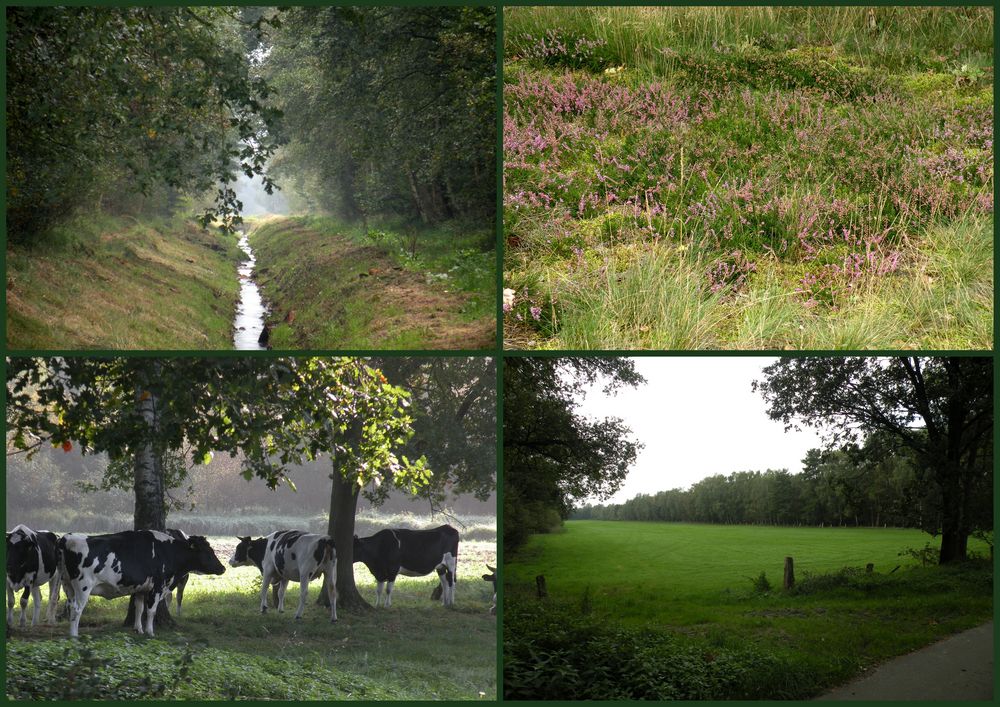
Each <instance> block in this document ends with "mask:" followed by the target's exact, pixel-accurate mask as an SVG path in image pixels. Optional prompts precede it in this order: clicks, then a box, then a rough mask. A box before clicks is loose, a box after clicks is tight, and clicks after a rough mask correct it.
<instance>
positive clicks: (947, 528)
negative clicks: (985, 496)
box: [938, 477, 969, 565]
mask: <svg viewBox="0 0 1000 707" xmlns="http://www.w3.org/2000/svg"><path fill="white" fill-rule="evenodd" d="M962 505H963V503H962V493H961V488H960V486H959V483H958V479H957V478H955V477H950V478H949V477H946V478H945V479H944V480H943V481H942V482H941V554H940V555H939V557H938V564H941V565H945V564H948V563H949V562H961V561H963V560H965V559H966V558H967V549H968V544H969V531H968V530H967V529H965V527H964V526H965V523H964V522H963V520H964V519H963V517H962V516H963V513H962Z"/></svg>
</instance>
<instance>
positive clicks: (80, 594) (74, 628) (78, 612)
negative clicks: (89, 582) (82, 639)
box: [67, 587, 93, 638]
mask: <svg viewBox="0 0 1000 707" xmlns="http://www.w3.org/2000/svg"><path fill="white" fill-rule="evenodd" d="M91 591H93V587H91V588H89V589H87V590H86V591H84V590H82V589H80V588H79V587H73V588H72V592H73V593H72V596H70V598H69V635H70V637H72V638H76V637H77V636H79V635H80V617H81V616H83V610H84V609H85V608H86V607H87V601H88V600H89V599H90V592H91ZM67 596H69V592H67Z"/></svg>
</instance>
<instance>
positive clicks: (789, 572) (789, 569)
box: [782, 557, 795, 589]
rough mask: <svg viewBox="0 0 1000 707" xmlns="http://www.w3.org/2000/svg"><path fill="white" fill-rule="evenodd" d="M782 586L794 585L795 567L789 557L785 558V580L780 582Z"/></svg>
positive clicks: (789, 586) (786, 587) (787, 587)
mask: <svg viewBox="0 0 1000 707" xmlns="http://www.w3.org/2000/svg"><path fill="white" fill-rule="evenodd" d="M782 586H783V587H784V588H785V589H791V588H792V587H794V586H795V567H794V561H793V560H792V558H791V557H786V558H785V580H784V582H782Z"/></svg>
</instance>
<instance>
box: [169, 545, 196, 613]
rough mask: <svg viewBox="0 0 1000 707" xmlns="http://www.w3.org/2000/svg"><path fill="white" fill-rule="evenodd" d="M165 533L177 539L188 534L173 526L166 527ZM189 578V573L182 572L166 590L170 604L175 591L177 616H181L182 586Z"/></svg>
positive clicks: (185, 584) (183, 586)
mask: <svg viewBox="0 0 1000 707" xmlns="http://www.w3.org/2000/svg"><path fill="white" fill-rule="evenodd" d="M167 535H172V536H173V537H174V538H176V539H177V540H181V541H185V540H188V539H189V538H188V535H187V533H185V532H184V531H183V530H177V529H175V528H167ZM190 578H191V575H190V574H183V575H181V576H180V577H178V578H177V579H176V580H175V582H174V586H173V587H171V591H170V592H167V604H168V605H169V604H170V599H171V595H172V594H173V593H174V592H176V593H177V618H180V617H181V604H182V603H183V602H184V588H185V587H186V586H187V583H188V580H189V579H190Z"/></svg>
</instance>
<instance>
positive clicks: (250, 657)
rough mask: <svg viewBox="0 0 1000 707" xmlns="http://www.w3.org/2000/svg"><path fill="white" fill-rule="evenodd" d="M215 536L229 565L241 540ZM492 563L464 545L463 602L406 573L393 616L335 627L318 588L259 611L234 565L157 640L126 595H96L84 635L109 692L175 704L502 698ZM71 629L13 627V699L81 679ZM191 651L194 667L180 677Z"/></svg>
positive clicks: (199, 582) (193, 589) (187, 600)
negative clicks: (149, 686)
mask: <svg viewBox="0 0 1000 707" xmlns="http://www.w3.org/2000/svg"><path fill="white" fill-rule="evenodd" d="M210 541H211V542H212V547H213V548H214V549H215V550H216V554H217V555H218V556H219V558H220V559H221V560H222V561H223V564H226V561H227V560H228V558H229V557H230V556H231V554H232V549H233V546H234V545H235V542H236V541H235V539H233V538H210ZM495 561H496V545H495V542H493V541H488V542H487V541H470V542H463V543H462V545H461V548H460V557H459V566H458V585H457V588H456V604H455V607H453V608H448V609H446V608H444V607H442V606H441V605H440V602H434V601H431V599H430V594H431V591H432V589H433V587H434V586H435V585H436V583H437V576H436V575H433V577H431V576H428V577H400V578H399V581H398V582H397V584H396V589H395V591H394V592H393V605H392V607H391V608H390V609H387V610H384V609H380V610H378V611H371V612H368V613H365V614H363V615H358V614H350V613H347V612H340V615H339V621H338V622H337V623H336V624H331V623H330V621H329V613H328V610H326V609H322V608H320V607H318V606H316V605H315V603H314V602H315V599H316V597H317V596H318V593H319V586H320V583H319V582H318V581H317V582H314V583H313V584H312V586H311V587H310V599H309V603H308V604H307V605H306V609H305V614H304V616H303V619H302V621H299V622H296V621H294V620H293V616H294V613H295V609H296V607H297V606H298V596H299V590H298V587H297V586H292V585H290V586H289V588H288V591H287V593H286V595H285V607H286V609H285V612H284V613H282V614H278V613H277V612H275V611H273V610H272V611H269V612H268V613H267V614H266V615H263V616H262V615H261V614H260V612H259V603H258V602H259V594H258V592H259V588H260V573H259V572H257V570H256V569H255V568H253V567H238V568H230V567H228V565H227V570H226V573H225V574H224V575H221V576H218V577H209V576H192V577H191V580H190V582H189V584H188V587H187V590H186V592H185V595H184V610H183V616H182V617H181V618H180V619H179V621H178V622H177V626H176V627H175V628H165V629H160V630H158V631H157V635H156V637H155V638H153V639H149V638H146V637H143V636H137V635H135V634H134V633H133V632H132V631H131V629H130V628H125V627H123V626H122V620H123V619H124V616H125V610H126V608H127V607H126V600H125V599H115V600H111V601H108V600H104V599H100V598H92V599H91V601H90V602H89V603H88V605H87V608H86V610H85V611H84V614H83V618H82V620H81V624H80V634H81V636H88V637H90V638H91V640H92V643H90V644H89V648H90V649H92V650H93V651H94V655H95V656H96V661H97V663H98V665H99V666H100V667H99V668H97V674H98V675H99V679H98V680H97V684H98V685H99V686H100V688H99V689H101V690H105V692H102V693H100V694H99V696H103V697H111V696H115V697H117V698H123V697H131V698H137V697H143V696H147V695H145V694H144V693H143V691H142V690H141V688H139V687H136V686H135V685H133V684H131V683H130V684H128V685H124V686H121V687H120V688H113V687H112V686H114V685H121V683H123V682H126V681H132V682H134V681H136V680H137V678H140V677H142V676H145V675H151V676H153V678H154V681H155V682H162V683H165V684H167V686H168V687H167V691H166V694H165V695H164V697H165V698H168V699H232V698H239V699H286V700H297V699H310V700H312V699H327V700H331V699H337V700H341V699H363V700H396V699H406V700H425V699H427V700H432V699H449V700H475V699H494V698H495V697H496V617H495V616H491V615H490V614H489V606H490V603H491V599H492V587H490V585H488V584H487V583H486V582H483V581H482V580H481V579H480V575H481V574H482V572H483V571H485V568H484V567H483V565H484V564H485V563H487V562H488V563H489V564H491V565H495V564H496V562H495ZM355 576H356V578H357V582H358V587H359V589H360V591H361V592H362V594H363V595H364V596H365V597H366V598H368V599H369V600H372V601H373V600H374V596H375V583H374V580H373V578H372V577H371V574H370V573H369V572H368V570H367V569H366V568H365V567H364V565H361V564H358V565H356V566H355ZM43 617H44V613H43ZM67 632H68V628H67V622H66V621H65V620H63V621H60V622H59V623H58V624H57V625H56V626H44V625H43V626H38V627H35V628H28V629H24V630H22V629H14V630H13V631H11V630H8V634H7V644H6V645H7V665H6V667H7V689H6V691H7V695H8V697H21V698H24V697H29V696H32V695H36V694H37V693H36V692H33V691H37V690H38V689H61V688H62V687H63V684H64V683H65V681H66V680H67V675H70V674H76V673H77V672H80V671H79V668H77V670H76V671H73V670H70V669H69V668H70V666H72V665H78V664H79V663H80V662H81V661H80V658H79V656H78V654H77V653H76V651H77V647H78V646H79V644H78V643H77V642H73V641H70V640H69V639H68V638H67ZM84 645H85V647H86V644H84ZM188 649H190V650H192V651H193V662H191V664H190V665H189V666H188V667H187V668H186V672H185V673H184V675H183V677H182V678H181V679H177V678H178V673H179V671H180V664H181V662H182V658H183V656H184V654H185V651H186V650H188ZM67 650H69V651H70V653H67ZM80 682H83V681H82V679H81V680H80Z"/></svg>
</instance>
